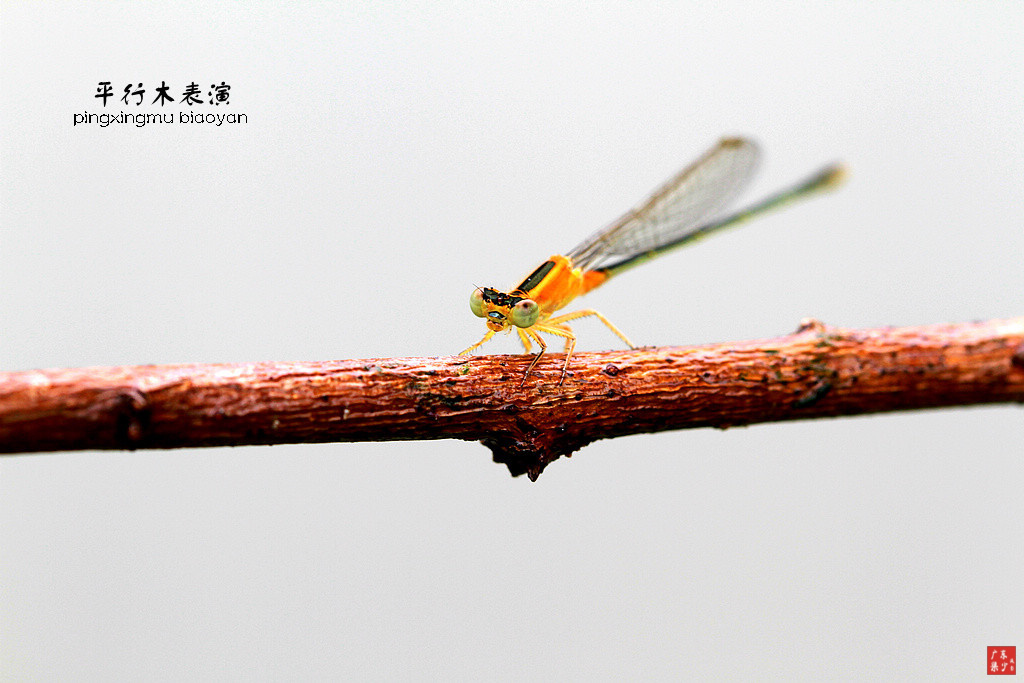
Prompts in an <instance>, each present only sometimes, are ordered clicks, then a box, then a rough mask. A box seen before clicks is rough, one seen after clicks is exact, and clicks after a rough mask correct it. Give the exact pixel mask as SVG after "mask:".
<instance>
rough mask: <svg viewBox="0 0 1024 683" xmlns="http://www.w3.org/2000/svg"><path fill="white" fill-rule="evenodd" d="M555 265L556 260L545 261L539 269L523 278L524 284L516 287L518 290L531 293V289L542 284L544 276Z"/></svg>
mask: <svg viewBox="0 0 1024 683" xmlns="http://www.w3.org/2000/svg"><path fill="white" fill-rule="evenodd" d="M554 267H555V262H554V261H545V262H544V263H542V264H540V267H539V268H537V270H535V271H533V273H531V274H530V277H528V278H526V279H525V280H523V284H521V285H519V286H518V287H516V291H519V292H526V293H529V291H530V290H531V289H533V288H534V287H536V286H537V285H539V284H540V281H541V280H543V279H544V276H545V275H547V274H548V273H550V272H551V269H552V268H554Z"/></svg>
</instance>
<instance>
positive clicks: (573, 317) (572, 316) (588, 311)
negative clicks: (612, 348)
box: [547, 308, 636, 349]
mask: <svg viewBox="0 0 1024 683" xmlns="http://www.w3.org/2000/svg"><path fill="white" fill-rule="evenodd" d="M588 316H594V317H595V318H597V319H598V320H600V321H601V322H603V323H604V324H605V325H607V326H608V329H609V330H611V331H612V332H614V333H615V336H617V337H618V338H619V339H621V340H622V341H624V342H626V345H627V346H628V347H629V348H631V349H635V348H636V344H634V343H633V342H631V341H629V338H627V337H626V335H624V334H622V331H621V330H619V328H617V327H615V325H612V321H611V320H608V318H606V317H604V316H603V315H601V314H600V313H598V312H597V311H595V310H593V309H589V308H588V309H586V310H583V311H576V312H575V313H567V314H566V315H560V316H558V317H557V318H551V319H550V320H548V321H547V324H548V325H551V324H555V325H557V324H558V323H565V322H569V321H570V320H576V319H577V318H586V317H588Z"/></svg>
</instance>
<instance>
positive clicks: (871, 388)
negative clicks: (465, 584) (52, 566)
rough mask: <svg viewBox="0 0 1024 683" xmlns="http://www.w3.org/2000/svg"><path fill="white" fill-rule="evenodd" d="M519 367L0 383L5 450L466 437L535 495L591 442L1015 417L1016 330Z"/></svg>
mask: <svg viewBox="0 0 1024 683" xmlns="http://www.w3.org/2000/svg"><path fill="white" fill-rule="evenodd" d="M562 358H563V356H561V355H560V354H550V356H549V357H545V358H544V359H543V360H542V361H541V362H540V363H539V364H538V366H537V368H536V369H535V370H534V374H533V375H531V376H530V378H529V379H528V380H527V381H526V384H525V385H524V386H523V387H522V388H520V386H519V384H520V380H521V378H522V374H523V372H524V371H525V370H526V367H527V365H529V362H530V357H529V356H526V355H522V356H478V357H471V358H466V357H443V358H380V359H369V360H343V361H324V362H300V363H239V364H216V365H170V366H134V367H112V368H82V369H70V370H34V371H27V372H11V373H0V452H3V453H24V452H32V451H35V452H38V451H65V450H80V449H137V448H180V447H193V446H239V445H249V444H278V443H312V442H325V441H386V440H403V439H467V440H479V441H481V442H483V443H484V444H485V445H486V446H488V447H489V448H490V449H491V450H492V452H493V454H494V459H495V461H497V462H502V463H505V464H506V465H508V468H509V470H510V471H511V472H512V474H513V475H519V474H524V473H526V474H529V475H530V477H531V478H533V479H536V477H537V476H538V475H539V474H540V472H541V471H542V470H543V469H544V467H545V466H546V465H547V464H548V463H550V462H551V461H553V460H555V459H556V458H558V457H559V456H561V455H569V454H571V453H572V452H573V451H575V450H577V449H579V448H581V447H582V446H585V445H586V444H588V443H590V442H592V441H595V440H597V439H603V438H609V437H615V436H622V435H626V434H637V433H642V432H658V431H663V430H668V429H681V428H686V427H719V428H725V427H731V426H735V425H746V424H752V423H757V422H771V421H777V420H797V419H808V418H818V417H833V416H838V415H859V414H865V413H875V412H884V411H893V410H909V409H919V408H934V407H940V406H962V405H972V404H983V403H1002V402H1017V403H1020V402H1024V318H1015V319H1010V320H996V321H989V322H979V323H968V324H960V325H929V326H921V327H904V328H880V329H866V330H843V329H836V328H831V327H825V326H823V325H821V324H820V323H817V322H814V321H808V322H806V323H805V324H803V325H801V327H800V329H799V330H797V332H796V333H794V334H792V335H790V336H787V337H780V338H777V339H768V340H758V341H746V342H735V343H722V344H709V345H705V346H694V347H662V348H646V349H640V350H636V351H609V352H602V353H578V354H575V355H573V357H572V360H571V363H570V366H569V374H568V376H567V377H566V380H565V383H564V384H563V385H562V386H558V384H557V383H558V378H559V374H560V370H561V365H562Z"/></svg>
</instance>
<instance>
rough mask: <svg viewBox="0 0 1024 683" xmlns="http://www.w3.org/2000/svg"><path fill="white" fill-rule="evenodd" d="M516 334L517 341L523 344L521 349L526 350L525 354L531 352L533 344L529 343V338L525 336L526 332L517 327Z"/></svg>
mask: <svg viewBox="0 0 1024 683" xmlns="http://www.w3.org/2000/svg"><path fill="white" fill-rule="evenodd" d="M516 332H518V333H519V341H521V342H523V348H524V349H526V352H527V353H530V352H531V351H533V344H531V343H530V336H529V335H528V334H526V330H523V329H521V328H519V327H517V328H516Z"/></svg>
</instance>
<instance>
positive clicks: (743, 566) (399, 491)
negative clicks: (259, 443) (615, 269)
mask: <svg viewBox="0 0 1024 683" xmlns="http://www.w3.org/2000/svg"><path fill="white" fill-rule="evenodd" d="M713 4H714V8H713V9H712V8H711V7H710V6H711V5H712V3H685V4H679V5H673V6H669V7H666V6H661V5H639V6H620V5H606V4H600V5H593V4H589V3H588V4H583V3H580V4H571V5H561V4H559V5H556V6H548V5H546V4H542V3H538V4H528V5H517V6H512V7H506V6H503V5H496V4H495V5H489V6H482V5H480V4H479V3H475V2H467V3H461V4H444V5H442V6H440V7H437V6H435V4H434V3H394V4H383V5H370V4H364V3H358V4H356V3H353V4H351V5H348V6H346V7H333V6H319V5H318V6H311V7H307V6H299V5H293V4H285V3H281V4H280V5H272V4H260V5H247V4H240V5H231V6H227V7H224V6H215V7H210V6H208V4H207V3H195V4H187V3H173V4H170V5H164V6H152V5H149V4H146V5H143V4H142V3H120V4H115V3H96V4H85V3H79V4H75V5H70V4H67V5H64V4H59V5H53V4H43V3H12V2H5V3H4V4H3V14H2V22H0V30H2V48H0V49H2V52H0V56H2V79H3V80H2V88H3V97H2V99H0V112H2V122H0V136H2V164H3V168H2V174H0V176H2V177H0V183H2V184H0V188H2V204H0V206H2V243H0V244H2V256H0V265H2V271H0V272H2V287H0V330H2V333H0V362H2V366H3V368H4V369H8V370H20V369H30V368H39V367H55V366H86V365H118V364H142V363H179V362H217V361H224V362H230V361H254V360H317V359H335V358H359V357H386V356H419V355H443V354H450V353H455V352H458V351H459V350H461V349H462V348H464V347H465V346H467V345H469V344H470V343H472V342H474V341H476V340H477V339H478V338H479V337H480V335H481V334H482V333H483V331H484V330H483V325H482V323H481V322H480V321H479V320H478V319H476V318H474V317H473V316H472V315H471V314H470V312H469V310H468V306H467V300H468V296H469V293H470V292H471V290H472V289H473V286H474V285H477V284H480V285H493V286H510V285H513V284H515V282H517V281H518V280H519V279H520V278H522V277H523V276H525V275H526V274H527V273H528V272H529V271H530V270H531V269H532V268H533V267H534V266H536V264H537V263H538V262H539V261H540V260H541V259H543V258H545V257H547V256H548V255H549V254H551V253H556V252H560V251H564V250H567V249H569V248H570V247H572V246H573V245H574V244H575V243H576V242H577V241H578V240H579V239H581V238H582V237H584V236H585V235H587V234H589V233H590V232H592V231H593V230H595V229H597V228H599V227H600V226H602V225H604V224H605V223H606V222H607V221H609V220H611V219H612V218H614V217H616V216H617V215H619V213H621V212H622V211H623V210H624V209H626V208H628V207H629V206H631V205H632V204H633V203H634V202H636V201H637V200H638V199H640V198H641V197H643V196H644V194H645V193H647V192H648V191H650V190H651V189H652V188H653V187H654V186H655V185H657V184H658V183H659V182H661V181H662V180H664V179H665V178H666V177H668V176H669V175H670V174H671V173H673V172H675V171H676V170H678V168H680V167H681V166H682V165H684V164H686V163H687V162H689V161H690V160H691V159H692V158H694V157H695V156H696V155H698V154H699V153H700V152H702V151H703V150H704V149H705V148H706V147H707V146H708V145H710V144H712V143H713V142H714V141H715V140H716V139H718V138H719V137H720V136H721V135H724V134H749V135H752V136H754V137H756V139H758V140H759V142H760V143H761V145H762V147H763V149H764V151H765V159H764V163H763V165H762V168H761V171H760V174H759V176H758V178H757V180H756V182H755V185H754V187H753V188H752V190H751V192H750V193H749V194H748V195H747V196H748V198H755V197H757V196H758V195H762V194H764V193H767V192H769V191H772V190H774V189H777V188H778V187H781V186H783V185H785V184H788V183H790V182H792V181H794V180H796V179H798V178H801V177H803V176H804V175H805V174H806V173H808V172H810V171H812V170H814V169H815V168H817V167H818V166H819V165H821V164H823V163H826V162H829V161H832V160H836V159H842V160H844V161H845V162H847V163H848V164H849V166H850V168H851V171H852V176H851V181H850V182H849V184H848V185H847V186H846V187H845V188H843V189H842V190H841V191H840V192H838V193H836V194H833V195H829V196H827V197H824V198H821V199H817V200H815V201H813V202H807V203H804V204H801V205H799V206H795V207H792V208H790V209H788V210H786V211H784V212H780V213H778V214H775V215H773V216H770V217H767V218H764V219H762V220H761V221H759V222H758V223H757V224H751V225H749V226H747V227H745V228H743V229H742V230H737V231H736V232H734V233H731V234H727V235H723V236H721V237H718V238H716V239H713V240H709V241H707V242H703V243H701V244H700V245H699V246H697V247H695V248H694V249H691V250H686V251H683V252H680V253H678V254H674V255H671V256H669V257H666V258H664V259H661V260H659V261H656V262H654V263H652V264H650V265H647V266H645V267H644V268H642V269H639V270H637V271H634V272H632V273H629V274H627V275H624V276H623V277H622V278H621V279H619V280H618V281H616V282H613V283H612V284H610V285H609V286H607V287H606V288H603V289H602V290H599V291H598V292H595V293H594V294H593V295H591V296H589V297H587V299H585V300H584V302H585V305H588V306H594V307H596V308H598V309H599V310H601V311H602V312H604V313H605V314H606V315H608V317H609V318H610V319H611V320H613V321H615V322H616V323H617V324H618V325H619V326H620V327H621V328H622V329H623V330H624V331H625V332H626V333H627V334H629V335H630V336H631V337H632V338H633V339H634V340H636V341H637V342H639V343H642V344H666V345H667V344H690V343H703V342H712V341H722V340H736V339H747V338H759V337H768V336H774V335H779V334H784V333H787V332H789V331H791V330H793V329H794V328H795V326H796V325H797V323H798V321H799V320H800V319H801V318H803V317H805V316H814V317H817V318H820V319H822V320H824V321H826V322H828V323H830V324H834V325H840V326H847V327H856V326H875V325H890V324H891V325H905V324H919V323H931V322H952V321H966V320H973V319H986V318H997V317H1009V316H1013V315H1020V314H1022V313H1024V272H1022V268H1021V256H1022V255H1024V230H1022V229H1021V226H1022V222H1024V221H1022V215H1024V214H1022V206H1024V183H1022V180H1021V179H1022V178H1024V157H1022V154H1021V152H1022V149H1024V127H1022V121H1024V67H1022V65H1024V30H1022V27H1024V6H1022V5H1021V4H1019V3H1012V4H1011V3H971V4H967V3H899V4H894V3H870V4H869V3H849V4H827V5H825V4H818V3H808V4H805V5H798V4H795V5H787V8H786V9H780V8H778V7H775V6H774V5H769V4H754V3H713ZM101 80H111V81H113V82H114V83H115V84H116V85H117V86H118V87H122V86H123V85H124V84H127V83H129V82H139V81H141V82H143V83H144V85H145V87H146V88H147V89H148V90H149V93H150V95H152V94H154V93H153V91H152V89H153V88H154V87H156V85H157V84H158V83H159V81H161V80H166V81H167V82H168V84H169V85H172V92H173V91H180V89H181V88H182V87H183V86H184V85H185V84H187V83H188V82H190V81H192V80H196V81H197V82H198V83H200V84H201V85H202V86H203V87H204V89H206V86H207V85H208V84H209V83H213V82H217V83H219V82H220V81H222V80H223V81H226V82H228V83H229V84H230V85H231V86H232V95H231V104H230V111H232V112H243V113H245V114H247V115H248V118H249V123H248V124H246V125H239V126H234V127H220V128H217V127H215V126H209V125H207V126H191V127H190V126H186V125H179V124H175V125H164V126H150V127H146V128H141V129H140V128H135V127H131V126H124V127H116V126H115V127H110V128H99V127H98V126H95V125H92V126H79V127H73V126H72V117H73V114H74V113H76V112H82V111H90V112H100V111H103V109H102V108H101V107H100V106H98V100H95V99H94V98H93V97H92V95H93V93H94V92H95V88H96V84H97V83H98V82H99V81H101ZM121 108H122V107H121V105H120V104H119V103H113V102H112V103H111V104H110V105H108V107H107V111H119V110H120V109H121ZM128 109H131V108H128ZM179 109H180V108H179V107H177V106H175V107H173V108H171V109H169V110H170V111H178V110H179ZM136 111H148V112H155V111H158V109H157V108H155V107H150V106H149V105H146V106H145V107H140V108H138V109H136ZM217 111H221V110H217ZM577 331H578V333H579V334H580V336H581V347H580V348H584V349H604V348H614V347H618V346H619V344H618V342H617V340H616V339H615V338H614V337H613V336H612V335H611V334H610V333H609V332H608V331H607V330H605V329H603V328H602V327H601V326H600V325H599V324H598V323H596V322H588V321H584V322H582V323H580V324H579V325H578V326H577ZM488 351H489V352H491V353H515V352H516V351H517V348H516V346H515V344H514V343H513V340H512V338H502V339H500V340H498V341H495V342H492V344H491V345H490V347H489V348H488ZM1022 453H1024V447H1022V445H1021V413H1020V410H1019V408H1010V407H996V408H983V409H980V408H973V409H959V410H945V411H936V412H925V413H916V414H905V415H889V416H876V417H865V418H854V419H844V420H834V421H820V422H808V423H794V424H782V425H762V426H756V427H750V428H746V429H734V430H729V431H726V432H721V431H713V430H703V431H692V432H674V433H664V434H659V435H654V436H637V437H631V438H623V439H617V440H612V441H604V442H599V443H596V444H594V445H592V446H590V447H588V448H586V449H584V450H583V451H581V452H579V453H578V454H577V455H575V456H574V457H573V458H572V459H571V460H562V461H559V462H558V463H556V464H554V465H553V466H551V467H550V468H549V469H548V471H547V472H546V473H545V474H544V475H543V476H542V477H541V479H540V481H539V482H537V483H535V484H534V483H530V482H529V481H528V480H526V479H525V478H522V479H518V480H512V479H510V478H509V476H508V474H507V472H506V471H505V470H504V469H503V468H502V467H500V466H497V465H494V464H492V463H491V462H490V457H489V452H488V451H486V450H485V449H484V448H483V447H482V446H480V445H479V444H475V443H465V442H458V441H439V442H425V443H381V444H375V443H370V444H329V445H322V446H288V447H273V448H237V449H218V450H186V451H177V452H138V453H73V454H58V455H35V456H22V457H4V458H2V459H0V586H2V589H0V666H2V670H3V673H4V675H5V677H9V678H15V679H17V678H25V679H40V680H47V679H58V678H63V679H67V678H72V677H75V678H115V679H116V678H121V679H127V678H131V679H137V678H142V679H150V680H161V679H166V680H175V679H182V678H190V679H200V680H202V679H206V680H210V679H224V678H228V679H230V678H277V679H307V678H341V677H357V678H370V677H380V678H387V679H406V678H411V679H415V678H435V679H439V678H456V679H465V680H471V679H480V678H493V679H543V678H555V677H558V678H565V679H577V680H582V679H590V678H627V677H629V678H632V677H638V676H642V677H646V678H668V677H698V676H700V677H714V678H720V679H743V680H749V679H751V678H814V679H826V678H828V679H861V678H876V679H892V678H904V679H916V678H930V679H960V680H963V679H964V678H968V677H975V676H977V677H980V676H981V675H982V671H983V666H984V657H985V654H984V653H985V646H986V645H1013V644H1015V645H1017V646H1022V645H1024V620H1022V615H1024V609H1022V608H1024V598H1022V597H1021V596H1022V581H1021V578H1022V573H1021V567H1022V566H1024V533H1022V528H1021V520H1022V515H1024V503H1022V496H1021V491H1022V484H1024V459H1022V457H1021V456H1022Z"/></svg>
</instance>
